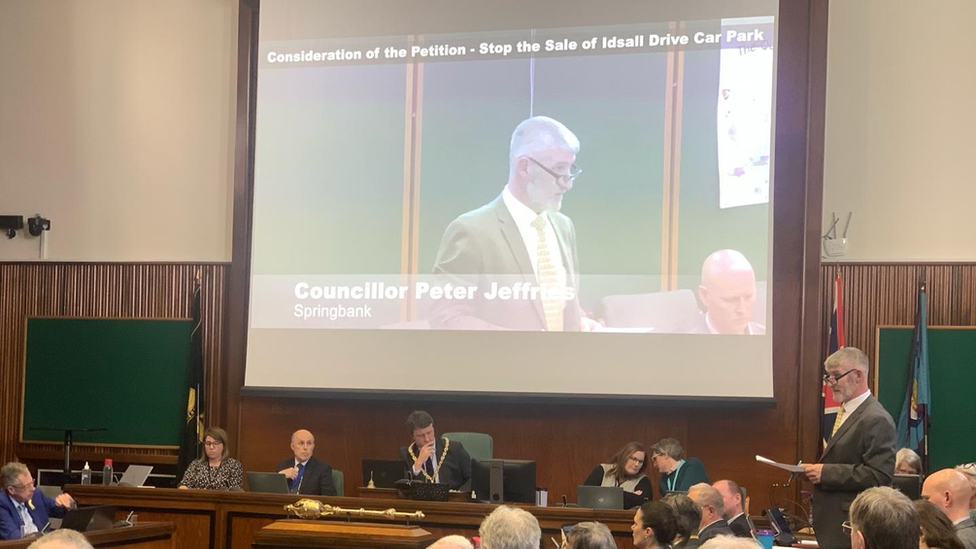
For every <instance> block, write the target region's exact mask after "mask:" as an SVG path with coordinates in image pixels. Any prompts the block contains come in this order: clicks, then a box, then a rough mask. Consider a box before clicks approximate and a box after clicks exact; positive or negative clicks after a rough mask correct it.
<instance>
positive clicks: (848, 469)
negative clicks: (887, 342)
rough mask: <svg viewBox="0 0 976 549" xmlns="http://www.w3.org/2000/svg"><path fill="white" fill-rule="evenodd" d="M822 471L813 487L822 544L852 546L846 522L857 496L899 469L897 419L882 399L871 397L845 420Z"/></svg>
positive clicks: (836, 548) (837, 548)
mask: <svg viewBox="0 0 976 549" xmlns="http://www.w3.org/2000/svg"><path fill="white" fill-rule="evenodd" d="M820 463H823V464H824V466H823V472H822V474H821V480H820V483H819V484H815V485H814V487H813V528H814V530H815V531H816V533H817V543H818V544H819V545H820V549H849V548H850V546H851V538H850V536H849V535H847V534H845V533H844V531H843V529H842V528H841V524H842V523H843V522H844V521H846V520H847V519H848V511H849V510H850V507H851V502H853V501H854V498H855V497H857V495H858V494H859V493H860V492H862V491H863V490H866V489H868V488H871V487H873V486H887V485H889V484H891V479H892V477H893V476H894V474H895V423H894V421H892V419H891V416H890V415H888V412H887V411H885V409H884V408H883V407H882V406H881V403H879V402H878V399H876V398H874V397H873V396H868V398H867V400H865V401H864V402H863V403H861V405H860V406H858V407H857V410H854V412H852V413H851V415H850V416H848V418H847V419H846V420H845V421H844V423H843V424H842V425H841V426H840V429H838V430H837V432H836V433H834V435H833V436H832V437H831V438H830V441H829V442H828V443H827V447H826V448H825V449H824V453H823V457H821V458H820Z"/></svg>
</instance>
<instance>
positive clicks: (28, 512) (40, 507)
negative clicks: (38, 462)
mask: <svg viewBox="0 0 976 549" xmlns="http://www.w3.org/2000/svg"><path fill="white" fill-rule="evenodd" d="M0 482H2V484H3V491H2V492H0V539H20V538H23V537H26V536H30V535H31V534H35V533H37V532H40V531H41V529H43V528H44V525H46V524H47V523H48V520H49V519H50V518H51V517H58V518H60V517H63V516H64V514H65V513H66V512H67V511H68V509H70V508H71V507H73V506H74V505H75V500H74V499H72V497H71V496H69V495H68V494H61V495H59V496H58V497H57V498H56V499H51V498H49V497H47V496H46V495H44V492H42V491H40V490H38V489H37V486H36V485H35V484H34V478H33V477H31V474H30V471H29V470H28V469H27V466H26V465H24V464H23V463H17V462H11V463H8V464H6V465H4V466H3V468H0Z"/></svg>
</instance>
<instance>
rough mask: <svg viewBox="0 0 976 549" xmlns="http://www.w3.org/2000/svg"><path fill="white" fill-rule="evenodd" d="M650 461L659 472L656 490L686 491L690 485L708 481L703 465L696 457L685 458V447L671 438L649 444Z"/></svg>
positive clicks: (664, 492) (663, 491)
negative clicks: (659, 477) (659, 478)
mask: <svg viewBox="0 0 976 549" xmlns="http://www.w3.org/2000/svg"><path fill="white" fill-rule="evenodd" d="M651 463H653V464H654V468H655V469H657V470H658V471H659V472H660V473H661V480H660V482H659V483H658V491H659V492H660V493H661V495H662V496H663V495H665V494H667V493H668V492H687V491H688V489H689V488H691V487H692V485H695V484H698V483H699V482H708V475H707V474H706V473H705V466H704V465H702V462H701V461H699V460H698V458H688V459H687V460H686V459H685V449H684V448H682V447H681V443H680V442H678V441H677V440H675V439H673V438H665V439H661V440H660V441H658V443H657V444H655V445H654V446H651Z"/></svg>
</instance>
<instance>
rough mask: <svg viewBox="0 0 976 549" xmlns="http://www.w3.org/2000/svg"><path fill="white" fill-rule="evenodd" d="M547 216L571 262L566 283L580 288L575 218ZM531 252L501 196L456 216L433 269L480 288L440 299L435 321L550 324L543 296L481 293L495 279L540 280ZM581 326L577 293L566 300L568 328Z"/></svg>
mask: <svg viewBox="0 0 976 549" xmlns="http://www.w3.org/2000/svg"><path fill="white" fill-rule="evenodd" d="M547 216H548V218H549V222H550V223H551V224H552V227H553V230H554V231H555V233H556V239H557V240H558V241H559V251H560V253H561V255H562V260H563V265H564V266H565V267H566V285H567V286H571V287H573V288H575V289H576V290H578V289H579V283H578V280H577V276H578V272H579V271H578V270H577V265H578V263H579V261H578V260H577V257H576V229H575V228H574V227H573V222H572V221H571V220H570V219H569V218H568V217H566V216H565V215H563V214H561V213H559V212H549V213H548V214H547ZM532 257H534V256H533V255H532V254H530V253H529V251H528V250H526V248H525V242H524V241H523V240H522V235H521V233H519V229H518V226H517V225H516V224H515V219H514V218H512V214H511V213H510V212H509V211H508V207H507V206H506V205H505V201H504V200H503V199H502V197H501V196H499V197H498V198H496V199H494V200H492V201H491V202H490V203H488V204H486V205H484V206H482V207H480V208H478V209H477V210H473V211H470V212H468V213H466V214H463V215H461V216H460V217H458V218H457V219H455V220H454V221H452V222H451V224H450V225H448V227H447V230H445V231H444V236H443V238H442V239H441V244H440V247H439V248H438V250H437V259H436V261H435V262H434V274H435V275H437V279H438V280H437V282H438V284H442V283H448V282H450V283H452V284H454V285H455V286H469V285H470V286H477V287H478V291H477V292H475V296H476V297H475V298H474V299H471V300H450V299H439V300H437V301H435V302H434V303H433V306H432V307H431V313H430V323H431V327H433V328H434V329H448V330H524V331H538V330H543V329H545V327H546V320H545V312H544V311H543V309H542V301H541V300H527V299H507V300H487V299H483V298H481V295H482V294H483V293H484V292H487V291H488V290H489V287H490V285H491V282H498V283H499V284H502V285H508V286H511V285H512V284H514V283H516V282H523V283H528V284H531V285H532V286H536V285H537V283H536V278H535V274H534V271H533V269H532V263H533V260H532ZM579 326H580V307H579V299H578V298H577V299H573V300H569V301H567V302H566V308H565V309H564V313H563V330H565V331H579V329H580V328H579Z"/></svg>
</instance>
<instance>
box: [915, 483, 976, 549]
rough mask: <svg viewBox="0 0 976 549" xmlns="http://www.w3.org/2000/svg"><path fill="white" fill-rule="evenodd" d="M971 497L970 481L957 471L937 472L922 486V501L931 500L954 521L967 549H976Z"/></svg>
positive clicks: (955, 527)
mask: <svg viewBox="0 0 976 549" xmlns="http://www.w3.org/2000/svg"><path fill="white" fill-rule="evenodd" d="M970 497H972V492H971V489H970V487H969V481H968V480H967V479H966V477H964V476H963V474H962V473H960V472H959V471H956V470H955V469H942V470H941V471H936V472H934V473H932V474H931V475H929V476H928V478H926V479H925V484H923V485H922V499H927V500H929V502H931V503H932V504H934V505H935V506H936V507H938V508H939V510H940V511H942V513H943V514H944V515H945V516H946V517H947V518H948V519H949V520H951V521H952V526H953V528H954V529H955V531H956V535H957V536H959V540H960V541H962V544H963V545H964V546H965V547H966V549H976V523H974V522H973V519H972V518H971V517H970V516H969V499H970Z"/></svg>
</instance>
